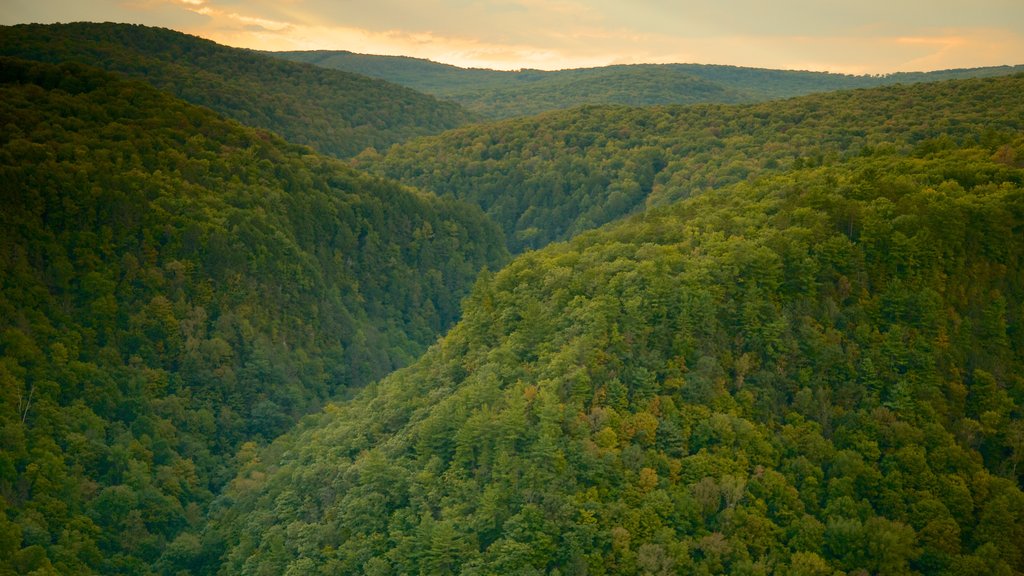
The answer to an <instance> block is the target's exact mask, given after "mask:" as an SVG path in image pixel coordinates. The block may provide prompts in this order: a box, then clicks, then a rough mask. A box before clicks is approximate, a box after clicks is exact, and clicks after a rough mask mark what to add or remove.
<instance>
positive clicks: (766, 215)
mask: <svg viewBox="0 0 1024 576" xmlns="http://www.w3.org/2000/svg"><path fill="white" fill-rule="evenodd" d="M963 136H964V139H969V138H968V135H966V134H965V135H963ZM1020 158H1024V139H1021V137H1020V136H1019V133H1018V135H1017V136H1016V139H1015V140H1014V141H1013V142H1012V144H1008V145H1005V146H1001V147H991V146H985V145H981V146H978V145H971V146H970V147H968V148H965V149H946V150H939V151H935V152H934V153H929V154H926V155H924V156H923V157H908V156H903V155H899V154H893V153H891V152H886V153H878V154H875V155H871V156H867V157H864V158H858V159H854V160H851V161H850V162H849V163H847V164H844V165H839V166H829V167H817V168H804V169H801V170H796V171H792V172H789V173H787V174H784V175H777V176H773V177H768V178H765V179H761V180H759V181H758V182H756V183H753V184H747V183H742V184H738V185H733V186H730V187H728V188H726V189H723V190H715V191H709V192H707V193H706V194H702V195H700V196H697V197H694V198H692V199H689V200H685V201H682V202H680V203H678V204H676V205H673V206H672V207H670V208H661V209H654V210H651V211H648V212H647V213H645V214H643V215H641V216H637V217H634V218H631V219H628V220H626V221H624V222H622V223H619V224H616V225H614V226H611V227H609V228H604V229H602V230H599V231H596V232H590V233H587V234H583V235H581V236H580V237H578V238H576V239H575V240H573V241H571V242H569V243H562V244H554V245H551V246H549V247H547V248H546V249H543V250H540V251H536V252H531V253H529V254H526V255H523V256H521V257H519V258H518V259H516V260H515V261H514V262H513V263H512V264H511V265H510V266H508V267H507V268H505V269H504V270H502V271H501V272H499V273H497V274H495V275H493V277H491V276H488V277H486V278H482V279H481V280H479V281H478V283H477V285H476V287H475V288H474V291H473V294H472V296H471V297H470V298H469V299H468V300H467V301H466V303H465V311H464V317H463V319H462V321H461V322H460V323H459V324H458V325H457V326H456V327H455V328H454V329H453V330H452V331H451V332H450V333H449V334H448V336H447V337H446V338H444V339H443V340H442V341H441V342H440V343H439V344H438V345H436V346H434V347H433V348H431V349H430V351H428V352H427V354H426V355H425V356H424V357H423V358H421V359H420V360H419V361H418V362H417V363H416V364H414V365H413V366H411V367H409V368H407V369H404V370H401V371H399V372H398V373H396V374H394V375H392V376H390V377H389V378H387V379H385V380H384V381H383V382H382V383H380V384H379V385H374V386H372V387H370V388H368V389H367V390H365V391H364V393H363V394H361V395H360V397H359V398H358V399H356V400H354V401H351V402H348V403H344V404H332V405H330V406H328V407H327V409H326V410H325V411H324V412H323V413H322V414H320V415H318V416H316V417H315V418H310V419H308V420H307V421H306V422H305V423H304V424H303V425H302V426H301V428H300V429H299V430H297V431H295V432H293V433H291V434H290V435H289V436H288V437H286V438H283V439H282V440H280V441H279V442H277V443H275V444H274V445H273V446H272V447H271V449H270V450H268V451H266V452H264V453H262V454H261V455H260V456H259V457H258V458H254V459H252V460H250V461H249V462H248V463H247V465H246V466H245V468H244V470H243V473H242V474H241V475H240V476H239V478H237V479H236V480H234V481H233V482H232V483H231V486H230V489H229V490H228V491H227V492H226V495H225V497H224V498H223V499H222V500H221V501H220V502H219V503H218V505H217V506H216V507H215V510H216V512H215V520H214V521H213V522H212V523H211V525H210V527H209V529H208V531H207V533H206V537H205V539H204V540H203V542H204V545H205V546H206V548H201V547H200V545H199V544H198V543H197V544H196V545H195V546H193V547H192V548H190V549H185V548H183V549H182V550H180V552H181V554H180V555H179V556H177V557H176V561H177V562H178V564H177V565H176V566H177V567H182V568H184V567H190V568H193V569H195V570H196V571H197V572H199V573H204V572H203V571H202V570H201V569H199V565H200V562H201V561H202V558H203V557H202V556H200V555H199V554H198V552H199V551H200V550H204V551H206V552H207V553H208V552H209V551H210V550H213V549H216V548H217V547H219V546H225V548H224V552H223V560H224V562H225V564H224V565H223V567H222V568H221V571H220V572H219V573H220V574H262V573H266V574H467V575H468V574H723V573H728V574H780V575H782V574H786V575H792V574H798V575H822V576H826V575H832V574H919V573H920V574H963V575H967V574H1005V575H1010V574H1014V573H1020V572H1021V571H1024V545H1022V543H1024V493H1022V492H1021V489H1020V486H1021V480H1022V478H1024V466H1022V465H1021V461H1022V459H1024V420H1022V418H1024V378H1022V377H1021V374H1024V371H1022V369H1024V187H1022V183H1024V170H1022V169H1021V168H1020V164H1019V162H1018V161H1017V160H1015V159H1020ZM209 573H213V571H210V572H209Z"/></svg>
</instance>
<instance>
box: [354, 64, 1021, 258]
mask: <svg viewBox="0 0 1024 576" xmlns="http://www.w3.org/2000/svg"><path fill="white" fill-rule="evenodd" d="M1022 92H1024V75H1015V76H1003V77H996V78H987V79H974V80H953V81H945V82H934V83H923V84H914V85H900V86H886V87H880V88H872V89H861V90H848V91H841V92H834V93H828V94H815V95H810V96H803V97H799V98H792V99H788V100H784V101H773V102H764V103H760V104H751V105H735V106H727V105H720V104H707V105H695V106H655V107H646V108H630V107H624V106H585V107H581V108H577V109H573V110H567V111H560V112H550V113H547V114H542V115H539V116H535V117H530V118H521V119H512V120H506V121H502V122H496V123H490V124H478V125H473V126H469V127H465V128H461V129H457V130H452V131H449V132H446V133H444V134H441V135H437V136H431V137H425V138H419V139H416V140H413V141H410V142H407V143H405V144H403V145H399V146H396V147H394V148H392V149H391V150H389V151H388V152H387V153H386V154H384V155H378V154H365V155H361V156H359V157H357V158H356V161H357V164H358V165H360V166H362V167H364V168H367V169H370V170H372V171H375V172H377V173H379V174H382V175H386V176H388V177H390V178H395V179H398V180H401V181H403V182H406V183H408V184H411V185H415V186H418V187H421V188H423V189H426V190H432V191H434V192H436V193H437V194H439V195H442V196H451V197H455V198H460V199H464V200H468V201H470V202H473V203H475V204H477V205H479V206H480V207H481V208H483V209H484V211H486V212H487V213H488V214H489V215H490V216H491V217H492V218H493V219H494V220H495V221H496V222H498V224H500V225H501V226H502V228H503V229H504V231H505V234H506V238H507V242H508V245H509V247H510V248H511V249H512V250H513V251H521V250H524V249H528V248H537V247H540V246H544V245H546V244H548V243H549V242H552V241H556V240H562V239H566V238H569V237H571V236H573V235H575V234H578V233H579V232H581V231H583V230H587V229H591V228H594V227H596V226H599V225H601V224H604V223H607V222H611V221H613V220H615V219H617V218H620V217H622V216H624V215H626V214H630V213H632V212H635V211H638V210H642V209H643V208H644V207H645V206H654V205H664V204H667V203H670V202H672V201H674V200H678V199H682V198H686V197H689V196H691V195H694V194H699V193H701V192H703V191H705V190H707V189H711V188H718V187H722V186H725V185H728V184H732V183H736V182H741V181H744V180H748V179H750V178H754V177H756V176H758V175H761V174H766V173H771V172H778V171H781V170H786V169H789V168H794V167H801V166H806V165H818V164H822V163H829V162H835V161H839V160H842V159H844V158H850V157H854V156H858V155H864V154H871V153H873V152H874V151H879V150H882V151H884V150H896V151H900V152H904V153H906V152H909V151H911V150H915V149H917V150H919V151H922V152H925V151H928V150H934V149H941V148H943V147H948V146H953V145H956V144H958V143H965V142H978V141H983V142H988V143H993V142H999V141H1000V139H1004V138H1006V137H1008V135H1009V134H1013V133H1015V132H1017V131H1019V130H1020V129H1021V128H1022V127H1024V99H1021V98H1020V97H1019V95H1020V94H1021V93H1022Z"/></svg>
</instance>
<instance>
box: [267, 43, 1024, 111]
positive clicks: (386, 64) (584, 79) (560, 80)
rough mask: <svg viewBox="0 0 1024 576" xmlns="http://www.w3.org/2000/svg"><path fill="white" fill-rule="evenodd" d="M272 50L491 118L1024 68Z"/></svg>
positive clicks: (729, 99)
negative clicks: (532, 59)
mask: <svg viewBox="0 0 1024 576" xmlns="http://www.w3.org/2000/svg"><path fill="white" fill-rule="evenodd" d="M269 54H272V55H274V56H278V57H281V58H284V59H287V60H293V61H296V62H308V63H311V64H316V65H317V66H322V67H325V68H332V69H335V70H344V71H347V72H355V73H358V74H364V75H366V76H372V77H374V78H381V79H384V80H387V81H389V82H394V83H396V84H401V85H403V86H408V87H410V88H413V89H414V90H419V91H421V92H426V93H427V94H433V95H435V96H437V97H439V98H446V99H449V100H452V101H455V102H458V103H460V104H462V105H463V106H465V107H466V108H467V109H469V110H472V111H474V112H477V113H479V114H482V115H484V116H487V117H490V118H508V117H513V116H527V115H530V114H537V113H540V112H547V111H550V110H558V109H563V108H572V107H574V106H579V105H582V104H627V105H648V104H693V103H709V102H710V103H737V102H759V101H762V100H769V99H776V98H788V97H792V96H800V95H804V94H810V93H813V92H829V91H833V90H843V89H851V88H868V87H875V86H882V85H888V84H898V83H913V82H935V81H939V80H950V79H956V78H983V77H989V76H1002V75H1008V74H1013V73H1015V72H1021V71H1024V67H1020V66H995V67H989V68H965V69H957V70H939V71H935V72H902V73H896V74H888V75H885V76H852V75H847V74H832V73H827V72H808V71H801V70H770V69H763V68H745V67H741V66H721V65H704V64H635V65H616V66H602V67H598V68H578V69H571V70H556V71H544V70H520V71H499V70H484V69H475V68H459V67H457V66H452V65H449V64H441V63H438V62H431V61H430V60H423V59H420V58H410V57H407V56H375V55H369V54H355V53H352V52H346V51H332V50H313V51H295V52H270V53H269Z"/></svg>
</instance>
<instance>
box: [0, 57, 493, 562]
mask: <svg viewBox="0 0 1024 576" xmlns="http://www.w3.org/2000/svg"><path fill="white" fill-rule="evenodd" d="M0 126H4V130H3V133H2V136H0V288H2V289H0V395H2V402H0V437H2V445H3V449H2V451H0V573H3V574H8V573H12V571H13V573H16V574H28V573H35V572H33V570H37V569H38V570H43V572H39V573H51V572H46V571H45V570H47V569H48V567H52V568H53V569H55V570H56V572H57V573H62V574H89V573H99V574H147V573H151V571H158V570H159V567H158V566H157V561H158V559H159V557H160V556H161V554H162V553H163V552H164V550H165V548H166V547H167V546H168V544H169V543H173V542H179V540H180V539H181V538H182V537H183V536H181V535H182V534H185V533H186V532H187V531H189V530H190V529H192V528H194V527H195V526H197V525H198V523H199V522H200V521H201V520H202V518H203V516H204V509H205V506H206V505H207V504H208V503H209V501H210V500H211V498H212V495H213V494H214V493H215V492H216V491H218V490H219V489H220V486H221V485H222V484H223V482H225V481H226V480H227V479H229V478H231V477H233V476H234V474H235V470H236V469H237V465H238V463H240V462H244V461H245V460H246V454H248V453H251V452H252V451H253V450H255V448H256V446H257V445H258V444H260V443H262V442H264V441H265V440H266V439H271V438H273V437H275V436H277V435H278V434H280V433H281V432H283V431H285V430H287V429H288V428H290V426H291V425H292V423H293V422H294V421H295V420H296V419H297V418H298V417H299V416H301V415H303V414H305V413H308V412H309V411H310V410H313V409H315V408H317V407H318V406H320V405H321V403H322V402H323V401H324V400H325V399H327V398H329V397H332V396H335V395H337V394H338V393H340V392H344V391H345V390H346V389H347V388H349V387H351V386H358V385H361V384H364V383H366V382H368V381H371V380H374V379H377V378H379V377H381V376H383V375H384V374H386V373H388V372H390V371H391V370H393V369H394V368H395V367H397V366H400V365H403V364H405V363H407V362H409V361H410V360H412V359H413V358H415V357H416V356H417V355H418V354H419V353H420V352H421V351H422V350H423V349H424V348H425V347H426V346H427V345H428V344H430V343H431V342H433V341H434V339H435V338H436V337H437V335H438V334H439V333H441V332H443V331H444V330H446V329H447V327H448V326H449V325H450V324H451V323H452V322H453V321H454V320H455V318H456V317H457V316H458V315H459V300H460V298H461V297H462V296H463V295H464V294H465V293H466V292H467V291H468V288H469V285H470V283H471V281H472V280H473V278H474V277H475V276H476V274H477V271H478V270H479V269H481V268H482V267H485V266H490V267H498V266H500V265H501V264H502V263H503V262H504V259H505V251H504V248H503V247H502V244H501V237H500V233H499V232H498V230H497V228H496V227H495V226H494V225H493V224H491V223H490V222H489V221H488V220H487V219H486V218H485V217H484V216H483V215H482V214H481V213H480V211H479V210H478V209H477V208H475V207H471V206H468V205H464V204H460V203H458V202H452V201H448V200H439V199H437V198H436V197H433V196H430V195H426V194H423V193H420V192H417V191H413V190H410V189H407V188H404V187H402V186H399V185H397V184H395V183H393V182H388V181H384V180H381V179H378V178H374V177H370V176H367V175H365V174H361V173H358V172H356V171H354V170H352V169H351V168H349V167H348V166H347V165H345V164H344V163H342V162H340V161H338V160H332V159H329V158H326V157H322V156H318V155H315V154H312V153H311V151H310V150H309V149H308V148H305V147H301V146H296V145H292V144H288V143H286V142H284V141H282V140H281V139H280V138H279V137H277V136H274V135H272V134H270V133H267V132H266V131H263V130H254V129H249V128H244V127H242V126H240V125H238V124H237V123H235V122H231V121H227V120H224V119H223V118H221V117H219V116H218V115H216V114H215V113H213V112H211V111H210V110H208V109H205V108H201V107H197V106H193V105H189V104H186V103H184V102H182V101H180V100H177V99H175V98H173V97H171V96H169V95H166V94H164V93H162V92H159V91H157V90H155V89H153V88H152V87H150V86H148V85H146V84H143V83H141V82H137V81H126V80H123V79H119V77H117V76H115V75H112V74H110V73H106V72H102V71H99V70H96V69H92V68H87V67H85V66H82V65H79V64H64V65H59V66H55V65H48V64H41V63H30V62H26V61H20V60H12V59H6V58H2V59H0ZM182 541H183V542H188V541H189V540H188V537H187V536H184V540H182ZM178 545H181V544H180V542H179V544H178Z"/></svg>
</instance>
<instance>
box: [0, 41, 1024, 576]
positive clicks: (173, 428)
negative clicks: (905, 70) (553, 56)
mask: <svg viewBox="0 0 1024 576" xmlns="http://www.w3.org/2000/svg"><path fill="white" fill-rule="evenodd" d="M279 56H284V57H287V58H294V59H299V60H304V61H306V62H307V63H295V62H287V61H285V60H282V59H280V58H279ZM314 64H316V65H314ZM318 66H319V67H318ZM325 66H326V67H332V66H333V67H342V68H344V67H345V66H353V67H356V68H360V67H362V68H360V69H357V70H355V71H356V72H359V73H365V74H367V75H378V76H385V77H386V79H388V80H393V81H396V82H399V83H404V84H407V85H413V84H414V83H418V84H417V85H415V86H414V87H415V88H417V89H422V90H424V91H426V92H430V93H433V94H435V96H437V97H438V98H447V99H450V100H455V101H456V102H463V103H464V104H465V106H466V108H468V109H470V110H471V111H467V110H466V109H464V108H461V107H460V106H459V105H458V104H455V103H452V102H441V101H439V100H437V99H435V98H434V97H429V96H425V95H423V94H418V93H416V92H413V91H412V90H411V89H408V88H402V87H399V86H395V85H391V84H388V83H387V82H384V81H382V80H375V79H370V78H366V77H364V76H359V75H357V74H350V73H344V72H340V71H337V70H328V69H326V68H324V67H325ZM1013 70H1014V68H1011V67H1001V68H992V69H974V70H954V71H945V72H937V73H928V74H906V75H892V76H886V77H867V76H864V77H853V76H842V75H836V74H818V73H811V72H789V71H772V70H756V69H749V68H737V67H728V66H698V65H682V64H680V65H665V66H622V67H608V68H601V69H588V70H570V71H561V72H542V71H533V70H524V71H520V72H514V73H513V72H497V71H489V70H463V69H459V68H455V67H451V66H445V65H440V64H436V63H432V62H428V61H423V60H417V59H413V58H389V57H369V56H363V55H356V54H351V53H338V52H317V53H291V54H277V55H273V56H272V55H268V53H261V52H254V51H246V50H238V49H233V48H227V47H223V46H218V45H216V44H214V43H212V42H208V41H206V40H202V39H199V38H195V37H192V36H187V35H184V34H180V33H177V32H173V31H170V30H164V29H157V28H148V27H143V26H132V25H119V24H84V23H80V24H68V25H52V26H41V25H22V26H14V27H0V127H2V128H3V129H2V131H0V576H9V575H19V576H20V575H23V574H26V575H35V576H49V575H54V574H75V575H79V574H83V575H88V574H104V575H125V576H127V575H139V576H152V575H161V576H229V575H234V574H241V575H278V574H283V575H286V576H306V575H318V574H320V575H324V576H326V575H335V574H367V575H376V576H380V575H386V574H396V575H397V574H421V575H445V574H465V575H467V576H469V575H491V574H519V575H533V574H551V575H567V574H577V575H585V574H589V575H601V574H638V575H641V574H642V575H658V576H664V575H669V574H680V575H681V574H705V575H711V574H736V575H749V576H759V575H763V576H767V575H796V576H839V575H845V576H867V575H879V576H882V575H904V574H926V575H936V576H940V575H941V576H967V575H976V574H990V575H992V576H1013V575H1016V574H1024V491H1022V487H1024V99H1022V98H1021V96H1020V95H1021V94H1022V93H1024V74H1017V75H1012V74H1008V73H1010V72H1012V71H1013ZM963 76H998V77H991V78H984V79H953V80H946V81H943V82H936V83H920V84H913V85H910V84H907V85H893V86H880V85H881V84H891V83H896V82H904V83H912V82H918V81H921V80H928V79H947V78H961V77H963ZM403 78H404V80H403ZM410 79H411V80H410ZM859 86H873V87H870V88H863V89H862V88H858V89H852V90H845V91H841V92H834V93H827V94H813V95H805V96H800V97H796V98H791V99H787V100H778V101H772V102H760V103H751V102H754V101H761V100H765V99H768V98H778V97H784V96H791V95H795V94H802V93H805V92H820V91H826V90H833V89H837V88H857V87H859ZM701 101H706V102H709V103H704V104H693V105H653V106H644V107H636V106H634V105H647V104H659V103H663V102H674V103H677V104H678V103H685V102H701ZM594 102H599V103H600V105H594V104H589V105H585V106H579V107H576V108H573V109H570V110H558V111H549V112H545V113H543V114H540V115H537V116H534V117H529V118H515V119H506V120H502V121H497V122H492V123H487V124H478V125H472V126H462V125H463V124H465V123H467V122H468V121H471V120H473V119H474V118H480V117H483V116H475V115H474V114H480V115H484V116H490V117H503V116H512V115H522V114H525V113H527V112H528V111H534V110H547V109H550V108H563V107H566V106H575V105H577V104H580V103H594ZM730 102H733V103H737V104H728V103H730ZM609 103H612V104H611V105H609ZM623 104H630V106H626V105H623ZM449 129H450V130H449ZM442 131H444V132H443V133H441V132H442ZM331 156H334V157H331ZM362 170H367V171H368V172H363V171H362ZM509 250H511V251H512V252H513V253H518V256H517V257H516V258H514V259H512V258H511V257H510V254H509Z"/></svg>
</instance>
